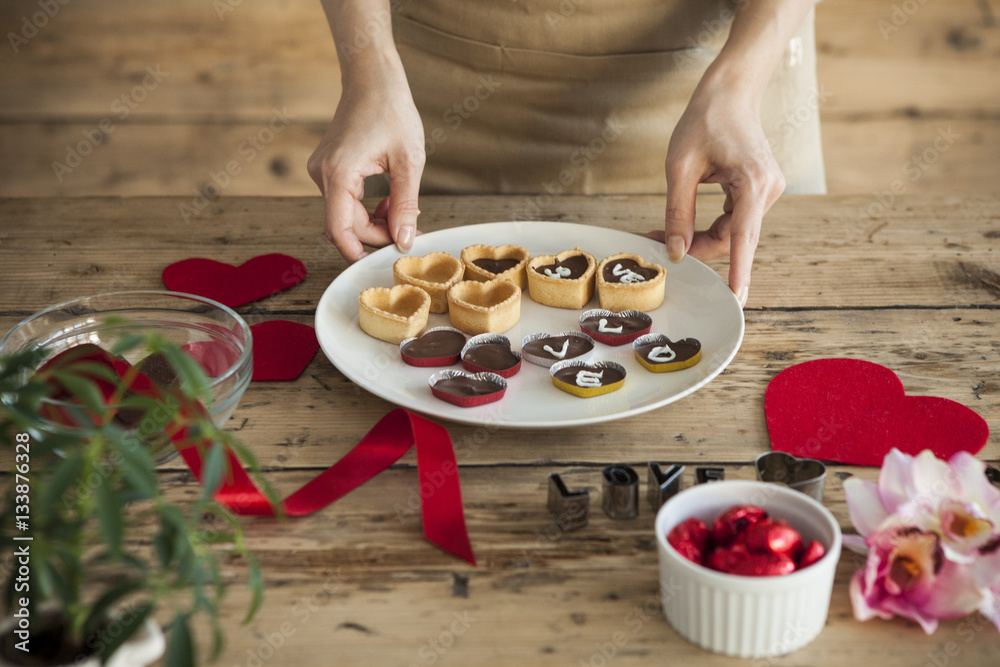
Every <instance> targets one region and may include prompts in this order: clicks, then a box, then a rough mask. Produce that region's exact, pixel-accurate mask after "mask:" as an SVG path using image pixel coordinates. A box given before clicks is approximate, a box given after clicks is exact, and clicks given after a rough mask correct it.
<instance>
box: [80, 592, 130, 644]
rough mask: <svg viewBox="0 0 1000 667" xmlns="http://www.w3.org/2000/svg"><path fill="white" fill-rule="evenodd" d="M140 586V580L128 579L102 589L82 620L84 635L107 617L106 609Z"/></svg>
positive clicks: (95, 628)
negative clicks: (99, 595)
mask: <svg viewBox="0 0 1000 667" xmlns="http://www.w3.org/2000/svg"><path fill="white" fill-rule="evenodd" d="M142 587H143V582H142V580H140V579H128V580H126V581H123V582H121V583H120V584H115V585H114V586H112V587H111V588H109V589H108V590H106V591H104V594H103V595H101V597H99V598H97V600H95V601H94V603H93V604H92V605H91V607H90V613H89V614H88V615H87V618H86V619H85V620H84V622H83V634H84V636H85V637H89V636H90V634H91V633H92V632H94V631H95V630H97V628H98V626H99V625H100V624H101V622H102V621H104V620H105V618H107V617H108V611H109V610H110V609H111V608H112V607H113V606H114V605H116V604H117V603H118V602H119V601H121V600H122V599H123V598H124V597H125V596H126V595H130V594H131V593H134V592H136V591H139V590H142Z"/></svg>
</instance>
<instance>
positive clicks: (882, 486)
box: [878, 448, 916, 513]
mask: <svg viewBox="0 0 1000 667" xmlns="http://www.w3.org/2000/svg"><path fill="white" fill-rule="evenodd" d="M912 467H913V457H912V456H910V455H909V454H904V453H903V452H901V451H899V450H898V449H896V448H893V449H892V450H890V451H889V453H888V454H886V455H885V458H884V459H883V460H882V471H881V472H880V473H879V476H878V492H879V497H880V498H881V499H882V505H883V507H885V509H886V511H887V512H889V513H893V512H896V511H898V510H899V507H900V506H901V505H903V504H905V503H906V502H907V500H908V499H909V498H911V497H912V496H914V495H916V494H915V493H914V489H913V474H912V472H911V468H912Z"/></svg>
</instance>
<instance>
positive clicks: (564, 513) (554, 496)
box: [549, 472, 590, 532]
mask: <svg viewBox="0 0 1000 667" xmlns="http://www.w3.org/2000/svg"><path fill="white" fill-rule="evenodd" d="M549 511H550V512H552V517H553V518H554V519H555V520H556V524H557V525H558V526H559V528H560V529H562V530H565V531H567V532H568V531H571V530H577V529H578V528H583V527H584V526H586V525H587V521H588V519H589V518H590V491H589V490H588V489H574V490H573V491H570V490H569V489H567V488H566V483H565V482H563V480H562V477H560V476H559V473H555V472H553V473H549Z"/></svg>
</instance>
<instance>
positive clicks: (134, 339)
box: [111, 333, 146, 356]
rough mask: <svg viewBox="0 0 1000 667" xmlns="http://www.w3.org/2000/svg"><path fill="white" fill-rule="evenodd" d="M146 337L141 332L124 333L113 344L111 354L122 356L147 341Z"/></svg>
mask: <svg viewBox="0 0 1000 667" xmlns="http://www.w3.org/2000/svg"><path fill="white" fill-rule="evenodd" d="M145 340H146V339H145V337H144V336H140V335H139V334H133V333H126V334H122V335H121V336H120V337H119V338H118V340H116V341H115V344H114V345H112V346H111V354H113V355H116V356H121V355H123V354H125V353H126V352H128V351H130V350H134V349H135V348H137V347H139V346H140V345H142V344H143V342H145Z"/></svg>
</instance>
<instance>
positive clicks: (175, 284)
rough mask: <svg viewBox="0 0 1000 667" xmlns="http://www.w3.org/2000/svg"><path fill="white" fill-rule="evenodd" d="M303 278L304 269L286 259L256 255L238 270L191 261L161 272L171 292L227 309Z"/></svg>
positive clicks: (208, 261)
mask: <svg viewBox="0 0 1000 667" xmlns="http://www.w3.org/2000/svg"><path fill="white" fill-rule="evenodd" d="M305 277H306V267H305V265H304V264H303V263H302V262H300V261H299V260H297V259H295V258H294V257H289V256H288V255H282V254H280V253H272V254H270V255H258V256H257V257H253V258H251V259H249V260H247V261H245V262H243V263H242V264H240V265H239V266H233V265H232V264H225V263H223V262H217V261H215V260H214V259H205V258H203V257H192V258H191V259H184V260H181V261H179V262H174V263H173V264H171V265H170V266H168V267H167V268H165V269H163V284H164V285H166V286H167V289H169V290H173V291H175V292H187V293H189V294H197V295H198V296H204V297H207V298H209V299H215V300H216V301H218V302H219V303H222V304H225V305H227V306H229V307H230V308H237V307H239V306H242V305H244V304H247V303H250V302H251V301H256V300H257V299H263V298H264V297H268V296H271V295H272V294H275V293H277V292H280V291H282V290H286V289H288V288H289V287H292V286H293V285H298V284H299V283H300V282H302V280H303V279H305Z"/></svg>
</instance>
